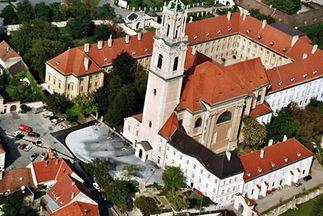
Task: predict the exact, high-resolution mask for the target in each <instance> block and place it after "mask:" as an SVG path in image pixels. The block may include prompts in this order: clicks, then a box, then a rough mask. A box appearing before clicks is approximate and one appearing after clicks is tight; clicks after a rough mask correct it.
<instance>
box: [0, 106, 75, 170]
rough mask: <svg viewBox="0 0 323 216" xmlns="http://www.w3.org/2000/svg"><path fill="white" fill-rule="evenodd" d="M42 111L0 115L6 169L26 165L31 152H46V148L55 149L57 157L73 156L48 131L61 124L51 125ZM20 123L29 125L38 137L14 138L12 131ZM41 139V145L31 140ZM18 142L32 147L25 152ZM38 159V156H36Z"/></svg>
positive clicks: (52, 130) (57, 128) (55, 128)
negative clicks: (34, 143) (5, 152)
mask: <svg viewBox="0 0 323 216" xmlns="http://www.w3.org/2000/svg"><path fill="white" fill-rule="evenodd" d="M42 114H43V113H39V114H33V113H31V112H28V113H25V114H22V113H8V114H2V115H0V136H1V138H2V140H3V142H4V144H5V148H6V151H7V154H6V169H12V168H20V167H26V166H27V165H28V164H29V163H30V162H31V160H30V156H31V155H32V154H33V153H38V154H39V155H40V154H41V153H42V152H47V149H48V148H52V149H55V151H56V152H57V154H58V156H59V157H64V158H73V156H72V155H71V154H70V152H69V151H68V150H67V149H66V147H65V146H64V145H62V144H61V143H60V142H58V141H57V140H56V139H55V138H54V137H53V136H52V135H51V134H50V133H52V132H56V131H58V130H61V129H63V128H62V125H61V124H59V125H57V126H52V125H51V123H50V121H49V119H48V118H44V117H43V115H42ZM20 124H26V125H28V126H30V127H31V128H32V129H33V131H34V132H36V133H38V134H39V135H40V137H39V138H35V137H29V136H27V135H26V134H25V135H24V136H23V138H22V139H20V140H17V141H16V140H15V137H14V136H13V133H14V132H15V131H17V130H18V127H19V125H20ZM36 140H41V141H42V142H43V145H42V146H41V147H40V146H36V145H33V144H32V141H36ZM19 144H27V145H32V148H31V149H30V150H29V151H28V152H26V151H24V150H22V149H19ZM36 160H40V156H38V157H37V158H36Z"/></svg>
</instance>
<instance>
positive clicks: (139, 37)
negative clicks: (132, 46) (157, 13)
mask: <svg viewBox="0 0 323 216" xmlns="http://www.w3.org/2000/svg"><path fill="white" fill-rule="evenodd" d="M141 38H142V33H141V32H138V33H137V39H138V40H139V41H140V40H141Z"/></svg>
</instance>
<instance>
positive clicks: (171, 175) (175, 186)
mask: <svg viewBox="0 0 323 216" xmlns="http://www.w3.org/2000/svg"><path fill="white" fill-rule="evenodd" d="M162 180H163V182H164V185H165V189H167V190H179V189H181V188H182V186H183V183H184V181H185V177H184V175H183V173H182V171H181V169H180V168H179V167H175V166H166V168H165V170H164V171H163V174H162Z"/></svg>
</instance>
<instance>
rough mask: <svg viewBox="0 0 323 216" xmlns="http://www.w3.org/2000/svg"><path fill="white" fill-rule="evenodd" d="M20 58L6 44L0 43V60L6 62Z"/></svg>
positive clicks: (4, 42)
mask: <svg viewBox="0 0 323 216" xmlns="http://www.w3.org/2000/svg"><path fill="white" fill-rule="evenodd" d="M14 57H20V55H19V54H18V53H16V51H15V50H14V49H12V47H11V46H10V45H9V44H8V43H7V42H6V41H2V42H1V43H0V59H2V60H3V61H4V62H6V61H7V60H8V59H9V58H14Z"/></svg>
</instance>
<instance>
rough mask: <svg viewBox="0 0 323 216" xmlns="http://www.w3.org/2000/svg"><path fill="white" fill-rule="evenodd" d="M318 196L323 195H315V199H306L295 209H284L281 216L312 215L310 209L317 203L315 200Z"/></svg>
mask: <svg viewBox="0 0 323 216" xmlns="http://www.w3.org/2000/svg"><path fill="white" fill-rule="evenodd" d="M320 198H323V195H320V196H318V197H316V198H315V199H312V200H310V201H307V202H306V203H303V204H301V205H297V208H298V209H295V210H293V209H290V210H288V211H286V212H285V213H284V214H282V215H281V216H295V215H299V216H312V215H313V214H312V209H313V208H314V206H315V205H316V204H317V203H316V201H317V200H318V199H320Z"/></svg>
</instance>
